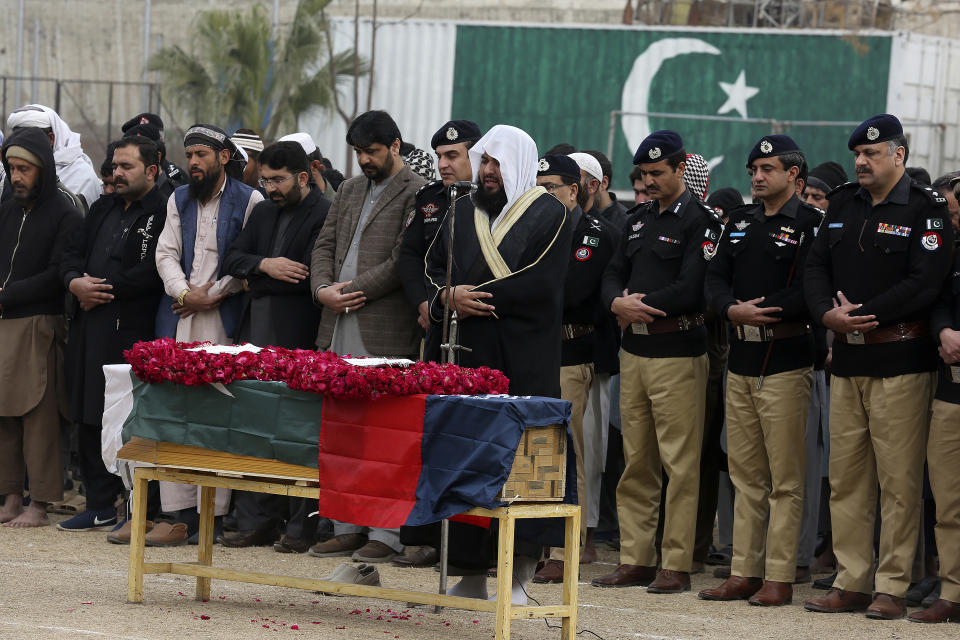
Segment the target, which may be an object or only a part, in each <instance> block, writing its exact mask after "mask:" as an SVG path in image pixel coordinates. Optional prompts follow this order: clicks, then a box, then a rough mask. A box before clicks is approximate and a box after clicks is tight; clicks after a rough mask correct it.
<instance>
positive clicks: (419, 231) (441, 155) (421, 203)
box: [397, 120, 483, 360]
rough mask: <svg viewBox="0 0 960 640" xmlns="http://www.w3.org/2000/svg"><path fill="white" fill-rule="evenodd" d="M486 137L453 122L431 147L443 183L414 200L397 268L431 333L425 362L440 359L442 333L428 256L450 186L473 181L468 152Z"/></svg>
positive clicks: (461, 122) (423, 325)
mask: <svg viewBox="0 0 960 640" xmlns="http://www.w3.org/2000/svg"><path fill="white" fill-rule="evenodd" d="M482 135H483V134H482V133H481V132H480V127H478V126H477V124H476V123H475V122H471V121H470V120H451V121H450V122H447V123H446V124H445V125H443V126H442V127H440V128H439V129H438V130H437V132H436V133H434V134H433V138H431V140H430V146H431V147H433V150H434V152H435V153H436V154H437V169H438V170H439V172H440V180H434V181H433V182H428V183H427V184H425V185H423V186H422V187H420V190H419V191H418V192H417V195H416V199H415V200H414V206H413V210H412V211H410V213H409V215H408V217H407V227H406V229H405V230H404V232H403V240H402V241H401V244H400V257H399V259H398V260H397V268H398V269H399V271H400V282H401V283H402V284H403V291H404V293H406V294H407V299H408V300H410V302H411V303H412V304H413V305H415V306H416V307H417V310H418V311H419V313H420V317H419V318H418V319H417V322H419V323H420V327H421V328H422V329H423V330H424V331H426V332H427V337H426V342H425V344H424V351H423V353H424V359H425V360H439V359H440V331H439V327H434V329H436V330H431V323H430V316H429V314H428V312H427V289H426V283H425V281H424V257H425V256H426V255H427V249H429V248H430V244H431V243H432V242H433V238H434V236H436V235H437V230H438V229H440V223H441V222H443V219H444V217H445V216H446V215H447V210H448V209H449V208H450V190H449V187H450V185H452V184H453V183H455V182H460V181H472V180H473V169H472V168H471V167H470V158H469V157H468V156H467V150H468V149H470V147H471V146H473V143H474V142H476V141H477V140H479V139H480V137H481V136H482ZM468 195H470V191H469V189H464V190H461V191H460V192H459V197H465V196H468ZM434 324H435V323H434Z"/></svg>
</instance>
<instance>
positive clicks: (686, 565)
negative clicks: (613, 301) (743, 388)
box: [617, 350, 708, 571]
mask: <svg viewBox="0 0 960 640" xmlns="http://www.w3.org/2000/svg"><path fill="white" fill-rule="evenodd" d="M707 368H708V363H707V356H706V354H704V355H702V356H697V357H693V358H644V357H641V356H635V355H633V354H631V353H627V352H626V351H623V350H621V351H620V414H621V422H622V426H623V452H624V458H625V460H626V468H625V469H624V471H623V475H622V476H621V478H620V484H619V485H617V516H618V517H619V519H620V562H622V563H624V564H634V565H644V566H655V565H656V564H657V550H656V544H655V538H656V534H657V524H658V519H659V509H660V490H661V469H663V470H664V471H666V474H667V477H668V478H669V483H668V484H667V492H666V505H665V509H664V519H665V522H664V527H663V542H662V544H661V566H662V567H663V568H664V569H671V570H673V571H690V568H691V564H692V562H693V547H694V541H695V538H696V530H697V497H698V494H699V485H700V449H701V448H702V444H703V415H704V403H705V401H706V386H707Z"/></svg>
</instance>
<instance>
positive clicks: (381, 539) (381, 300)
mask: <svg viewBox="0 0 960 640" xmlns="http://www.w3.org/2000/svg"><path fill="white" fill-rule="evenodd" d="M400 142H401V140H400V130H399V129H398V128H397V124H396V123H395V122H394V121H393V118H391V117H390V115H389V114H388V113H387V112H385V111H368V112H366V113H364V114H361V115H359V116H357V118H356V119H355V120H354V121H353V122H352V123H351V124H350V128H349V129H348V130H347V144H349V145H351V146H352V147H353V148H354V150H355V151H356V153H357V164H358V165H359V166H360V169H361V170H362V171H363V175H362V176H357V177H355V178H351V179H350V180H347V181H346V182H344V183H343V184H342V185H341V186H340V189H339V190H338V191H337V195H336V198H335V199H334V201H333V205H332V206H331V207H330V212H329V213H328V214H327V219H326V222H325V223H324V225H323V229H321V231H320V235H319V237H318V238H317V243H316V245H315V246H314V248H313V256H312V263H311V266H310V284H311V288H312V290H313V295H314V299H315V300H316V302H317V303H318V304H320V305H322V306H323V307H324V312H323V316H322V318H321V321H320V328H319V330H318V332H317V346H318V347H319V348H320V349H322V350H330V351H335V352H336V353H339V354H341V355H346V354H351V355H354V356H403V357H411V358H415V357H416V353H417V345H418V343H419V335H418V327H417V309H416V307H414V306H413V305H411V304H410V302H409V301H408V300H407V298H406V296H405V295H404V293H403V290H402V289H401V286H400V276H399V273H398V272H397V267H396V262H397V257H398V255H399V253H400V241H401V238H402V235H403V229H404V227H405V226H406V222H407V216H408V213H410V212H411V211H412V210H413V201H414V196H416V193H417V190H418V189H419V188H420V187H421V186H422V185H423V184H424V182H425V181H424V179H423V178H421V177H420V176H418V175H416V174H415V173H413V171H411V170H410V168H409V167H407V166H406V165H405V164H403V161H402V160H401V159H400ZM321 515H322V514H321ZM334 533H335V534H336V535H335V537H334V538H333V539H331V540H328V541H327V542H323V543H320V544H317V545H314V546H313V548H311V549H310V554H311V555H314V556H318V557H333V556H345V555H351V554H352V556H353V559H354V560H358V561H362V562H386V561H388V560H390V559H392V558H393V557H394V556H395V555H396V554H397V553H399V552H400V551H402V550H403V546H402V545H401V544H400V537H399V531H398V530H385V529H370V530H369V532H368V533H366V530H365V529H364V528H362V527H359V526H356V525H351V524H347V523H342V522H336V523H335V526H334Z"/></svg>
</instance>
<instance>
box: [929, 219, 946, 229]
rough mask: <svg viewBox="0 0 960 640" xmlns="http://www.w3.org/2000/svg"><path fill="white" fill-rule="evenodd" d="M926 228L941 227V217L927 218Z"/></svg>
mask: <svg viewBox="0 0 960 640" xmlns="http://www.w3.org/2000/svg"><path fill="white" fill-rule="evenodd" d="M927 229H943V218H927Z"/></svg>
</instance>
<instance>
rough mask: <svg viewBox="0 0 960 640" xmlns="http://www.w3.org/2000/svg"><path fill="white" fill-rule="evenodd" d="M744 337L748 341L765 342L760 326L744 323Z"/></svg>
mask: <svg viewBox="0 0 960 640" xmlns="http://www.w3.org/2000/svg"><path fill="white" fill-rule="evenodd" d="M742 328H743V339H744V340H745V341H746V342H763V337H762V335H761V334H760V327H751V326H750V325H748V324H745V325H743V327H742Z"/></svg>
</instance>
